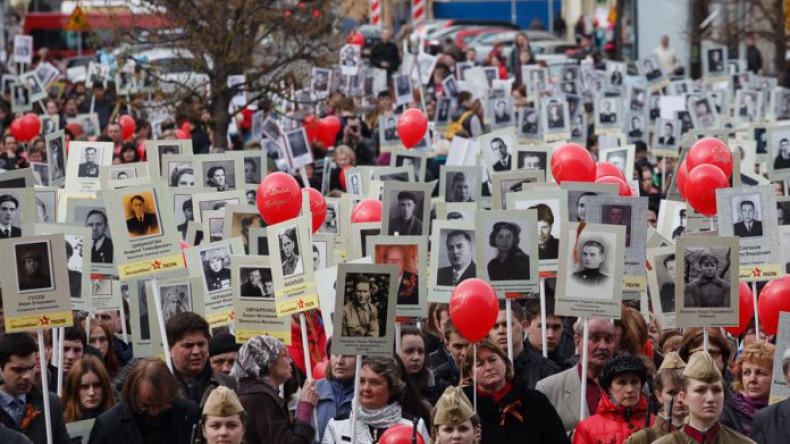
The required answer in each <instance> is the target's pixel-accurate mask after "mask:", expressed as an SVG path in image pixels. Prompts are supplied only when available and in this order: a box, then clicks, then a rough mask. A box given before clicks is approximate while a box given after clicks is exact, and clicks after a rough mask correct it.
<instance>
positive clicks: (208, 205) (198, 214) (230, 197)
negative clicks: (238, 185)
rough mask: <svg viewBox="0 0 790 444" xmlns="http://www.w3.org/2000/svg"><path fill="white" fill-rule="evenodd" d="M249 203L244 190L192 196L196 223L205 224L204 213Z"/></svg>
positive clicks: (194, 194)
mask: <svg viewBox="0 0 790 444" xmlns="http://www.w3.org/2000/svg"><path fill="white" fill-rule="evenodd" d="M244 202H247V199H246V198H245V196H244V190H234V191H224V192H216V191H215V192H207V193H193V194H192V208H193V209H194V216H195V222H200V223H202V222H203V213H205V212H206V211H211V210H219V209H222V208H225V207H226V206H228V205H240V204H242V203H244Z"/></svg>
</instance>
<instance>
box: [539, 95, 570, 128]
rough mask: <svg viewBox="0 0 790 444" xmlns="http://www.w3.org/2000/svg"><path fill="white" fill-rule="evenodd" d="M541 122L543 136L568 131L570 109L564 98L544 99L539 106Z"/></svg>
mask: <svg viewBox="0 0 790 444" xmlns="http://www.w3.org/2000/svg"><path fill="white" fill-rule="evenodd" d="M541 122H542V123H543V125H542V131H543V134H544V136H545V135H549V134H566V133H570V124H571V119H570V111H569V109H568V102H567V100H565V98H550V99H544V100H543V102H542V106H541Z"/></svg>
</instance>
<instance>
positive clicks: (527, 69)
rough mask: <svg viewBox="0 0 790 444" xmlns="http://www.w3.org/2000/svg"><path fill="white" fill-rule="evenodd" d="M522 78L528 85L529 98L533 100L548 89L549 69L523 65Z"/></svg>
mask: <svg viewBox="0 0 790 444" xmlns="http://www.w3.org/2000/svg"><path fill="white" fill-rule="evenodd" d="M521 78H522V79H524V83H525V84H526V85H527V96H528V97H532V98H533V99H534V98H536V97H537V96H538V93H539V92H540V91H545V90H546V89H548V88H547V86H546V85H547V84H548V82H547V78H548V69H546V68H542V67H539V66H538V65H522V66H521Z"/></svg>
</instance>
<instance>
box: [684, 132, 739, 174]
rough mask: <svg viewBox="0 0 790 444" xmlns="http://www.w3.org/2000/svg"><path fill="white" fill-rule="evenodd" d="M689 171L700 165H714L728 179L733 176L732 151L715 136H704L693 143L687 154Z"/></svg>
mask: <svg viewBox="0 0 790 444" xmlns="http://www.w3.org/2000/svg"><path fill="white" fill-rule="evenodd" d="M686 162H688V169H689V171H691V170H693V169H694V168H695V167H697V166H699V165H705V164H709V165H713V166H715V167H717V168H718V169H720V170H721V171H722V172H723V173H724V175H725V176H727V179H729V178H730V176H732V152H731V151H730V148H729V147H728V146H727V144H726V143H724V142H722V141H721V140H719V139H717V138H715V137H704V138H702V139H700V140H698V141H696V142H694V145H691V149H689V153H688V155H687V156H686Z"/></svg>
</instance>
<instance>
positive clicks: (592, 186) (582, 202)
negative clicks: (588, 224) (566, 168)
mask: <svg viewBox="0 0 790 444" xmlns="http://www.w3.org/2000/svg"><path fill="white" fill-rule="evenodd" d="M560 188H562V189H563V190H567V191H568V222H584V221H586V220H587V219H586V218H587V207H588V205H589V204H590V201H591V200H592V198H593V197H595V196H617V195H618V194H619V189H618V187H617V185H615V184H610V183H589V182H563V183H562V184H561V185H560Z"/></svg>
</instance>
